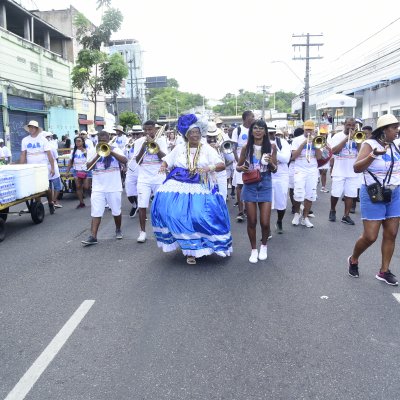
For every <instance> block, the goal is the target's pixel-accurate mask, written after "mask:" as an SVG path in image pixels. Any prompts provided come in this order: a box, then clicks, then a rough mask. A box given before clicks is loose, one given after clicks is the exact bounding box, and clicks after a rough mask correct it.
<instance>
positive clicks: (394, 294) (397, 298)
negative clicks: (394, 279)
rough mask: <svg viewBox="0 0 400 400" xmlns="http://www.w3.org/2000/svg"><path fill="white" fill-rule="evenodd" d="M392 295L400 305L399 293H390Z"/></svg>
mask: <svg viewBox="0 0 400 400" xmlns="http://www.w3.org/2000/svg"><path fill="white" fill-rule="evenodd" d="M392 295H393V296H394V298H395V299H396V300H397V301H398V302H399V303H400V293H392Z"/></svg>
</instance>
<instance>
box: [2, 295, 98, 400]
mask: <svg viewBox="0 0 400 400" xmlns="http://www.w3.org/2000/svg"><path fill="white" fill-rule="evenodd" d="M94 302H95V300H85V301H84V302H83V303H82V304H81V305H80V306H79V308H78V309H77V310H76V311H75V312H74V313H73V314H72V316H71V318H70V319H69V320H68V321H67V322H66V323H65V325H64V326H63V327H62V328H61V329H60V331H59V332H58V333H57V335H56V336H55V337H54V339H53V340H52V341H51V342H50V343H49V345H48V346H47V347H46V348H45V349H44V350H43V352H42V354H40V356H39V357H38V358H37V359H36V361H35V362H34V363H33V364H32V365H31V367H30V368H29V369H28V371H26V372H25V374H24V376H23V377H22V378H21V379H20V380H19V382H18V383H17V384H16V385H15V386H14V388H13V389H12V390H11V392H10V393H9V394H8V396H7V397H6V398H5V399H4V400H23V399H24V398H25V396H26V395H27V394H28V393H29V391H30V390H31V389H32V386H33V385H34V384H35V383H36V381H37V380H38V379H39V378H40V375H42V373H43V372H44V371H45V370H46V368H47V367H48V365H49V364H50V363H51V362H52V360H53V358H54V357H55V356H56V355H57V353H58V352H59V351H60V350H61V348H62V347H63V346H64V344H65V343H66V341H67V340H68V338H69V337H70V336H71V335H72V333H73V332H74V330H75V329H76V328H77V326H78V325H79V323H80V322H81V321H82V319H83V318H84V317H85V315H86V314H87V313H88V311H89V310H90V308H91V307H92V306H93V304H94Z"/></svg>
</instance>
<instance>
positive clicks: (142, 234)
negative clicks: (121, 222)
mask: <svg viewBox="0 0 400 400" xmlns="http://www.w3.org/2000/svg"><path fill="white" fill-rule="evenodd" d="M145 241H146V232H143V231H140V234H139V237H138V238H137V242H138V243H144V242H145Z"/></svg>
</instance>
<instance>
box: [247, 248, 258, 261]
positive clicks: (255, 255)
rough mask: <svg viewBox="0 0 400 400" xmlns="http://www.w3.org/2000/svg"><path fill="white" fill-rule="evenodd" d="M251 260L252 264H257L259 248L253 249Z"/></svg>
mask: <svg viewBox="0 0 400 400" xmlns="http://www.w3.org/2000/svg"><path fill="white" fill-rule="evenodd" d="M249 261H250V262H251V263H252V264H255V263H256V262H257V261H258V250H257V249H253V250H251V255H250V258H249Z"/></svg>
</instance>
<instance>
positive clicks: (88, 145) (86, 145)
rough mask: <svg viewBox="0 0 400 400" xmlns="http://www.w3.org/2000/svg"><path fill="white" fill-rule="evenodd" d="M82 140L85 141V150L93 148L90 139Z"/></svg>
mask: <svg viewBox="0 0 400 400" xmlns="http://www.w3.org/2000/svg"><path fill="white" fill-rule="evenodd" d="M84 142H85V147H86V150H88V151H89V150H90V151H91V150H94V144H93V142H92V141H91V140H90V139H85V140H84Z"/></svg>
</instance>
